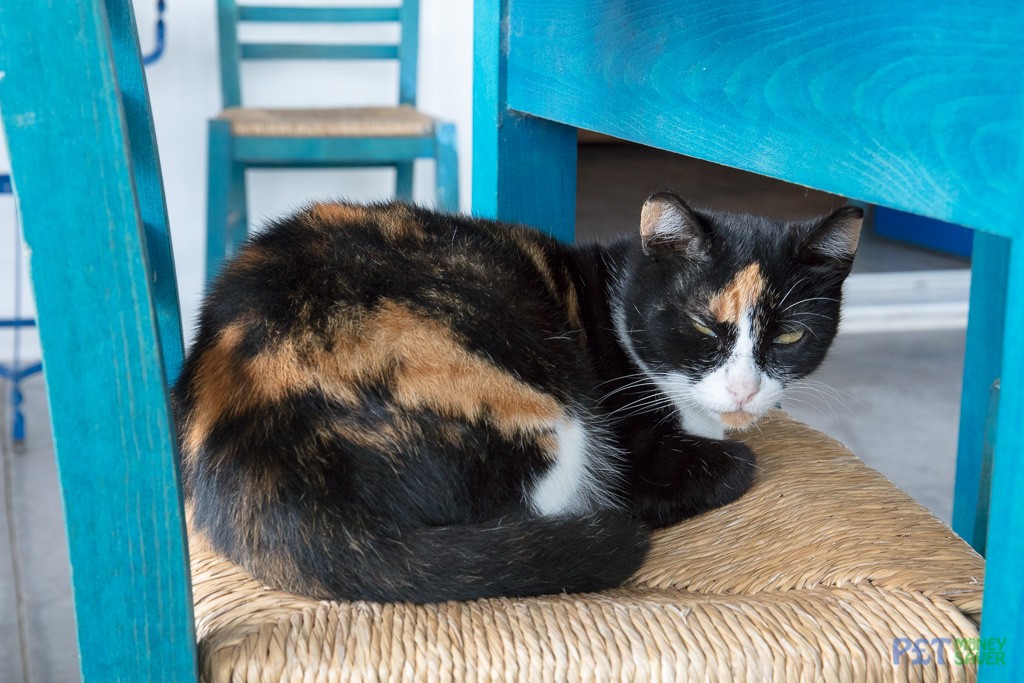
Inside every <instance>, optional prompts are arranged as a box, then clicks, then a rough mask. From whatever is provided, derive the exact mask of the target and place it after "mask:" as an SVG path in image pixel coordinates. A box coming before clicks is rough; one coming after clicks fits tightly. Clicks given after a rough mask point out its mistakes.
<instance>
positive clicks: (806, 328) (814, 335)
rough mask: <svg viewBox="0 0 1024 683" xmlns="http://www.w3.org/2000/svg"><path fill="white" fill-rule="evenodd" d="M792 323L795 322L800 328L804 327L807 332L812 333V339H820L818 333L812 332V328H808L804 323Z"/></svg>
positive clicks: (796, 321) (797, 321)
mask: <svg viewBox="0 0 1024 683" xmlns="http://www.w3.org/2000/svg"><path fill="white" fill-rule="evenodd" d="M792 322H793V323H796V324H797V325H799V326H800V327H802V328H804V329H805V330H807V331H808V332H810V333H811V336H812V337H814V338H815V339H817V338H818V335H817V334H816V333H815V332H814V330H812V329H811V328H810V327H808V326H807V324H806V323H802V322H800V321H799V320H793V321H792Z"/></svg>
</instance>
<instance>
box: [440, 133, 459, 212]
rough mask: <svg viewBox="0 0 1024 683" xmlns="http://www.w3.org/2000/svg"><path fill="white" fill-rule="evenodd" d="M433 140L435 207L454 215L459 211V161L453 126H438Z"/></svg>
mask: <svg viewBox="0 0 1024 683" xmlns="http://www.w3.org/2000/svg"><path fill="white" fill-rule="evenodd" d="M434 140H435V151H434V157H435V158H436V159H437V173H436V178H435V184H436V186H437V206H438V208H440V209H443V210H444V211H449V212H451V213H456V212H458V210H459V159H458V152H456V144H455V125H454V124H451V123H442V124H440V125H438V127H437V135H436V137H435V138H434Z"/></svg>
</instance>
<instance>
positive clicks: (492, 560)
mask: <svg viewBox="0 0 1024 683" xmlns="http://www.w3.org/2000/svg"><path fill="white" fill-rule="evenodd" d="M374 532H375V533H374V535H373V537H369V536H367V535H366V534H360V533H358V532H353V530H346V532H345V533H344V534H342V535H343V536H347V537H348V538H347V539H342V538H337V539H336V540H337V541H342V543H341V547H339V548H334V549H330V550H328V549H324V550H327V551H328V552H326V553H325V554H324V556H322V557H318V555H320V553H317V552H315V551H314V552H306V553H303V554H302V555H301V556H293V558H292V559H293V560H294V561H295V563H296V565H297V566H296V567H295V569H297V570H298V571H297V573H296V574H293V575H292V576H290V577H287V579H290V581H287V580H286V581H285V583H286V584H287V583H291V582H292V581H294V580H295V579H296V576H302V577H304V579H303V580H304V581H305V580H308V581H310V582H311V585H291V586H289V588H290V589H292V590H294V591H295V592H299V593H305V594H308V595H314V596H316V597H320V598H328V599H341V600H372V601H380V602H395V601H408V602H417V603H431V602H443V601H446V600H473V599H477V598H489V597H498V596H516V597H522V596H529V595H544V594H550V593H562V592H566V593H582V592H589V591H597V590H602V589H605V588H611V587H614V586H618V585H620V584H622V582H624V581H625V580H626V579H628V578H629V577H630V576H631V575H632V574H633V572H635V571H636V569H637V568H638V567H639V566H640V564H641V562H643V560H644V557H645V556H646V554H647V550H648V547H649V531H648V530H647V528H646V527H645V526H644V525H643V523H641V522H639V521H637V520H635V519H633V518H632V517H630V516H628V515H627V514H625V513H622V512H611V511H604V512H597V513H592V514H589V515H583V516H563V517H527V516H518V517H506V518H503V519H497V520H493V521H489V522H484V523H480V524H472V525H465V526H450V527H420V528H414V529H402V530H397V529H395V530H392V531H391V532H389V533H386V534H381V529H380V528H377V529H374ZM306 550H307V551H309V550H313V549H312V548H307V549H306ZM255 564H256V565H259V564H260V563H259V562H258V561H257V562H255ZM278 566H279V565H278ZM254 569H257V567H254ZM254 573H257V574H258V573H261V572H258V571H257V572H254ZM277 578H279V577H266V578H265V580H268V579H269V580H270V581H269V582H270V583H278V581H274V580H272V579H277ZM282 578H283V577H282Z"/></svg>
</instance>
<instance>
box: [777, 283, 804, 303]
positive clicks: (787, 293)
mask: <svg viewBox="0 0 1024 683" xmlns="http://www.w3.org/2000/svg"><path fill="white" fill-rule="evenodd" d="M806 281H807V277H806V276H804V277H802V278H800V279H799V280H797V281H796V282H795V283H793V286H792V287H790V288H789V291H788V292H786V294H785V296H783V297H782V299H780V300H779V303H778V304H776V306H781V305H782V304H784V303H786V299H787V298H789V295H790V294H792V293H793V290H794V289H796V288H797V287H799V286H800V285H801V284H802V283H804V282H806Z"/></svg>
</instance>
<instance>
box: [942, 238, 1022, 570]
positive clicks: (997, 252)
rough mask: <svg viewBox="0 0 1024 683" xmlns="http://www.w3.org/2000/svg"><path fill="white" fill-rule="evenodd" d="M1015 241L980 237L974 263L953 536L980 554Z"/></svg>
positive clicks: (976, 241) (954, 498)
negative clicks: (991, 418)
mask: <svg viewBox="0 0 1024 683" xmlns="http://www.w3.org/2000/svg"><path fill="white" fill-rule="evenodd" d="M1009 258H1010V241H1009V240H1008V239H1006V238H1004V237H999V236H997V235H990V234H988V233H984V232H977V233H975V235H974V257H973V259H972V260H971V301H970V308H969V309H968V310H969V314H968V315H969V319H968V326H967V346H966V352H965V356H964V376H963V391H962V393H961V399H960V434H959V437H958V446H957V461H956V486H955V489H954V493H953V530H954V531H956V532H957V533H958V534H960V536H962V537H963V538H964V540H966V541H967V542H968V543H970V544H971V545H972V546H974V548H975V549H976V550H980V548H981V547H982V546H983V544H984V539H983V538H980V537H979V536H978V535H977V534H976V529H977V528H978V520H977V504H978V493H979V490H980V489H979V486H980V477H981V471H982V461H983V453H984V444H985V432H986V428H985V425H986V423H987V422H988V412H989V409H988V406H989V395H990V391H991V387H992V383H993V382H995V380H996V378H998V377H999V374H1000V362H1001V359H1002V355H1003V319H1004V313H1003V312H1004V311H1005V310H1006V286H1007V273H1008V270H1007V269H1008V267H1009ZM982 529H984V526H982Z"/></svg>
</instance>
